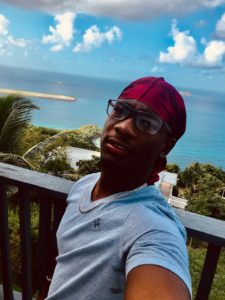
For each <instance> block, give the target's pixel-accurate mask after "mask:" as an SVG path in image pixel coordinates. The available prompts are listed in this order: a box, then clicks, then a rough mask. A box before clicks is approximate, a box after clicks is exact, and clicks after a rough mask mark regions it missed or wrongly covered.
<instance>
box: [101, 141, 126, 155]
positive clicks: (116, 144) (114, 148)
mask: <svg viewBox="0 0 225 300" xmlns="http://www.w3.org/2000/svg"><path fill="white" fill-rule="evenodd" d="M106 147H107V149H108V150H109V151H110V152H113V153H115V154H119V155H125V154H127V153H129V152H131V151H132V148H131V146H130V145H128V144H126V143H124V142H123V141H121V140H120V139H118V138H115V137H109V138H107V139H106Z"/></svg>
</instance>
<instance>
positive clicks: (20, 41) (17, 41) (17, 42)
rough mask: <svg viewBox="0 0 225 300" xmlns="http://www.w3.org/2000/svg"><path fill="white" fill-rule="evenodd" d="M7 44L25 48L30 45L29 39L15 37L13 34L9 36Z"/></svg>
mask: <svg viewBox="0 0 225 300" xmlns="http://www.w3.org/2000/svg"><path fill="white" fill-rule="evenodd" d="M6 44H8V45H11V46H17V47H21V48H24V47H26V46H27V45H28V41H27V40H25V39H24V38H14V37H12V36H11V35H9V36H7V39H6Z"/></svg>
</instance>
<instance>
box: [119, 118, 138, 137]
mask: <svg viewBox="0 0 225 300" xmlns="http://www.w3.org/2000/svg"><path fill="white" fill-rule="evenodd" d="M114 129H115V130H116V131H117V132H119V133H120V134H123V135H129V136H132V137H136V136H137V128H136V126H135V118H133V117H132V116H129V117H128V118H126V119H124V120H121V121H118V122H117V123H116V124H115V125H114Z"/></svg>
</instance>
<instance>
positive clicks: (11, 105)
mask: <svg viewBox="0 0 225 300" xmlns="http://www.w3.org/2000/svg"><path fill="white" fill-rule="evenodd" d="M34 109H38V107H37V106H36V105H34V104H33V103H32V102H31V100H30V99H27V98H24V97H22V96H20V95H15V94H12V95H8V96H4V97H0V116H1V118H0V151H2V152H14V153H15V152H17V151H18V149H19V147H20V138H21V136H22V134H23V132H24V129H25V128H26V126H27V125H28V123H29V122H30V121H31V112H32V110H34Z"/></svg>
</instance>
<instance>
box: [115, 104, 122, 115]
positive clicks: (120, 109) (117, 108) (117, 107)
mask: <svg viewBox="0 0 225 300" xmlns="http://www.w3.org/2000/svg"><path fill="white" fill-rule="evenodd" d="M123 111H124V108H123V107H122V106H121V105H115V106H114V108H113V112H114V113H115V114H120V113H122V112H123Z"/></svg>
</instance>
